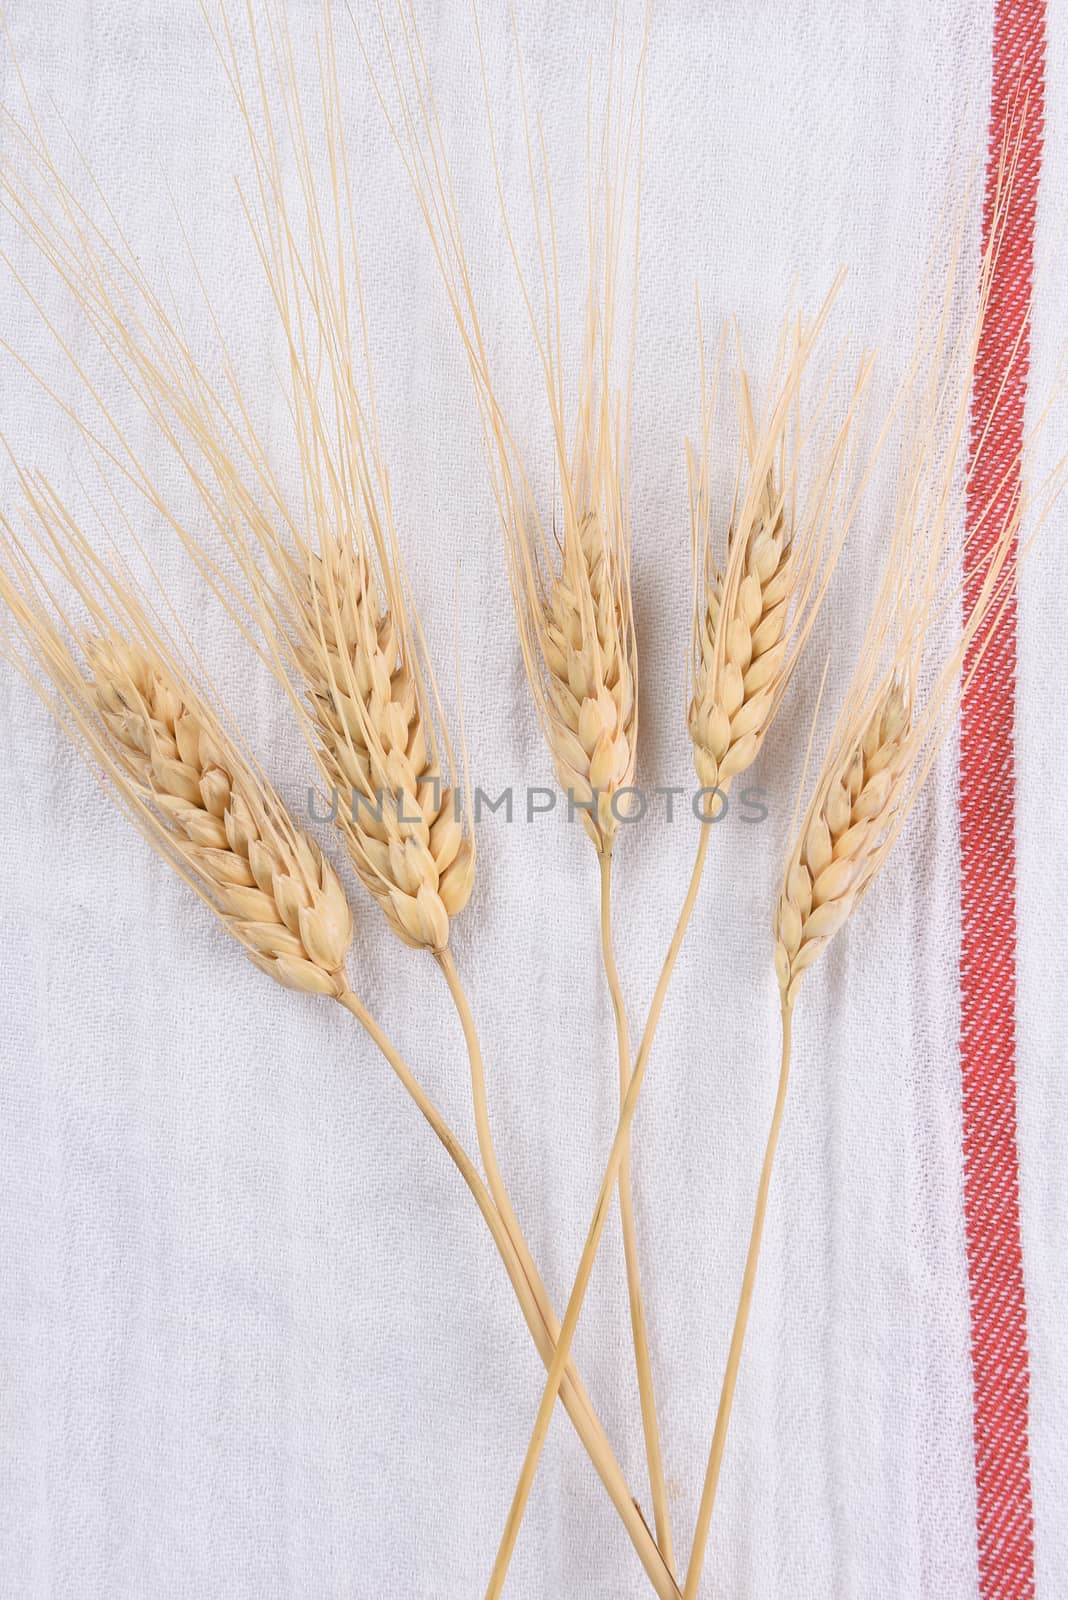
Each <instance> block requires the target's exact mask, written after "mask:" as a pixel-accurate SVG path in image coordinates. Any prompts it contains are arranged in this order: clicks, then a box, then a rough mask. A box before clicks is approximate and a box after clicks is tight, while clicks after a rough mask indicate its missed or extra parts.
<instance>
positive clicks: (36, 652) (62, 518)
mask: <svg viewBox="0 0 1068 1600" xmlns="http://www.w3.org/2000/svg"><path fill="white" fill-rule="evenodd" d="M16 476H17V479H18V481H19V484H20V486H21V488H22V490H23V492H24V495H25V497H26V519H25V520H26V522H27V525H28V528H29V529H30V532H31V534H32V538H33V543H30V542H28V541H27V540H26V539H25V538H23V537H22V536H20V535H19V533H18V532H17V531H16V530H15V528H14V527H13V526H12V524H11V523H10V522H9V520H8V519H7V518H6V517H5V516H4V515H3V514H0V600H2V601H3V602H4V605H5V610H6V613H7V615H8V617H9V618H10V620H11V622H12V623H13V625H14V627H13V629H9V630H8V631H7V635H6V642H7V645H8V649H7V654H8V655H9V656H10V658H11V659H12V661H13V663H14V665H16V667H18V668H19V670H21V671H22V673H23V675H24V676H25V677H26V678H27V680H28V681H29V682H30V684H31V685H32V687H34V688H35V689H36V691H37V692H38V694H39V695H40V697H41V698H42V699H43V700H44V702H45V704H46V705H47V706H48V707H49V709H50V710H51V711H52V712H53V714H54V716H55V717H56V719H57V721H58V722H59V724H60V726H61V727H62V728H63V729H64V731H65V732H66V733H67V734H68V736H69V737H70V738H71V741H72V742H73V744H74V745H75V747H76V748H77V749H78V750H79V751H80V753H81V754H82V755H83V756H84V757H85V758H86V759H87V760H88V761H89V762H90V764H91V765H92V766H94V767H95V768H96V769H97V770H98V771H99V772H100V773H102V774H103V776H104V777H105V778H106V779H107V780H108V783H109V785H110V789H111V792H112V793H113V795H114V797H115V798H116V800H117V801H118V802H119V804H120V805H121V806H122V808H123V810H124V811H125V812H126V815H127V816H128V817H129V819H130V820H131V821H132V822H133V823H134V824H135V826H136V827H137V828H138V829H139V831H140V832H141V833H142V834H143V835H144V836H145V837H146V839H148V841H149V843H150V844H152V845H153V846H154V848H155V849H156V850H157V851H159V853H160V854H161V855H163V856H164V857H165V859H166V860H167V861H168V862H169V863H170V865H171V866H172V867H174V868H175V870H176V871H178V872H179V874H180V875H181V876H182V877H183V878H184V879H185V880H186V882H187V883H189V884H190V886H191V887H192V888H193V889H194V890H195V891H196V892H197V893H198V894H199V895H200V897H201V899H202V900H203V901H204V902H205V903H206V904H207V905H208V906H209V907H210V908H211V910H212V911H213V912H215V914H216V915H217V916H218V917H219V918H220V920H221V921H222V923H223V924H224V926H225V927H226V929H227V931H228V932H229V933H231V934H232V935H233V936H234V937H235V938H236V939H237V940H238V941H239V942H240V944H241V945H242V946H243V947H244V949H245V950H246V951H247V953H248V955H249V956H250V958H251V959H252V961H253V962H254V963H255V964H256V966H258V967H259V968H260V969H261V971H263V972H265V973H267V974H268V975H269V976H270V977H272V978H274V979H275V980H276V982H278V983H282V984H284V985H285V986H286V987H288V988H291V989H300V990H303V991H304V992H305V993H309V994H322V995H331V996H334V997H335V998H336V997H339V996H340V995H341V994H343V993H344V992H346V990H347V987H348V985H347V982H346V979H345V973H344V964H345V958H346V955H347V953H348V949H349V945H350V943H351V941H352V917H351V913H350V911H349V906H348V903H347V901H346V898H345V894H344V891H343V890H342V888H341V884H340V883H339V881H338V879H337V877H336V875H335V873H334V871H333V869H332V868H331V866H330V865H329V863H328V862H327V861H326V860H325V859H324V857H323V855H322V852H321V851H320V849H319V847H318V845H317V844H316V843H315V841H314V840H313V839H311V838H310V837H309V835H308V834H307V833H305V832H303V831H302V830H301V829H299V828H297V827H296V826H295V824H294V823H293V821H292V819H291V818H290V816H289V814H288V812H287V811H286V808H285V806H284V805H283V804H282V801H281V800H280V799H279V797H278V795H277V794H276V793H275V792H274V790H273V789H272V788H271V787H270V785H269V784H268V783H267V781H266V779H265V778H264V777H263V776H262V774H260V773H259V772H258V771H257V770H256V769H255V767H254V766H253V764H252V763H251V761H250V760H249V759H248V758H247V757H246V756H244V755H243V754H242V753H241V751H240V750H239V749H238V747H237V745H236V743H235V741H234V740H233V738H232V737H231V735H230V734H229V733H228V732H227V731H226V730H225V728H224V726H223V724H222V722H221V720H220V718H219V717H218V716H216V715H215V714H214V712H213V711H212V710H211V708H210V706H209V704H208V702H207V701H206V699H205V698H204V696H203V694H202V693H201V692H200V691H199V689H197V688H196V687H195V686H194V685H193V684H192V683H191V682H190V680H189V679H188V677H187V676H186V674H185V673H184V672H183V671H182V669H181V668H180V666H179V665H178V659H177V654H176V650H175V647H173V646H172V645H170V644H169V643H168V642H167V641H166V640H165V638H164V637H163V635H162V633H161V632H160V631H159V629H158V628H157V627H156V626H155V624H154V622H153V619H152V617H151V615H150V612H149V609H148V605H147V602H146V601H144V599H143V597H142V596H141V594H140V592H139V591H138V590H137V589H135V587H134V586H133V580H132V578H130V576H129V573H128V569H126V567H125V564H124V563H123V561H122V558H121V556H120V555H119V553H118V552H117V551H116V552H115V555H114V561H113V563H112V564H111V566H110V568H109V565H108V564H107V563H106V562H103V561H101V559H100V556H99V554H98V552H96V551H94V550H93V549H92V547H91V546H90V545H89V543H88V541H87V540H86V538H85V536H84V534H83V533H82V531H81V529H80V527H79V525H78V523H77V522H76V521H75V519H74V517H73V516H72V514H71V513H70V512H69V510H68V509H67V507H66V506H65V505H64V504H63V503H62V502H61V501H60V499H59V498H58V496H57V495H56V494H55V492H54V491H53V490H52V489H51V488H50V486H49V485H48V483H47V482H46V480H44V479H43V478H40V477H35V476H31V475H30V474H28V473H26V472H25V471H23V470H22V469H20V468H18V467H16ZM76 608H77V609H79V610H80V612H81V614H82V616H83V617H84V618H85V621H84V622H77V621H74V620H72V618H73V615H74V612H75V609H76Z"/></svg>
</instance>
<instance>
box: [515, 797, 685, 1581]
mask: <svg viewBox="0 0 1068 1600" xmlns="http://www.w3.org/2000/svg"><path fill="white" fill-rule="evenodd" d="M709 826H710V824H709V823H708V822H707V821H706V822H705V823H703V824H702V827H701V832H700V835H699V837H698V842H697V855H696V859H695V860H694V865H693V872H692V874H691V876H690V886H689V888H688V889H687V891H686V898H685V900H684V901H683V904H682V910H681V911H680V913H679V920H678V922H677V923H676V926H675V932H674V934H673V935H672V938H671V944H670V945H669V947H668V953H667V957H666V958H665V961H664V965H663V968H662V970H661V973H660V978H659V980H658V982H657V985H656V991H655V993H654V995H653V1002H652V1005H651V1006H650V1008H649V1016H648V1020H647V1021H646V1024H645V1032H644V1033H643V1035H642V1042H641V1045H640V1047H639V1049H638V1057H637V1060H636V1061H635V1063H634V1073H633V1075H632V1077H631V1080H630V1083H629V1085H628V1086H627V1092H626V1094H625V1096H624V1098H623V1105H622V1108H621V1110H620V1114H619V1123H618V1125H617V1127H616V1136H615V1139H614V1140H613V1142H612V1150H611V1154H610V1155H609V1158H608V1165H607V1167H606V1168H605V1173H604V1177H603V1178H602V1179H601V1187H600V1190H599V1191H598V1194H597V1203H596V1205H595V1206H594V1210H593V1217H592V1219H591V1221H590V1227H589V1232H588V1233H587V1235H586V1244H585V1246H584V1248H583V1251H582V1259H581V1260H580V1262H579V1265H578V1272H577V1273H576V1274H575V1282H574V1284H573V1286H572V1289H571V1295H570V1298H569V1299H568V1302H567V1310H566V1311H565V1312H564V1321H563V1326H562V1327H561V1329H560V1337H559V1339H558V1340H557V1345H556V1355H555V1356H554V1357H553V1362H552V1366H551V1367H550V1368H549V1376H548V1378H547V1379H546V1383H545V1390H544V1393H543V1394H542V1397H541V1404H540V1406H539V1407H538V1415H537V1418H536V1420H535V1423H534V1431H533V1433H532V1434H531V1436H530V1443H529V1445H528V1446H527V1453H526V1457H525V1459H524V1461H523V1470H522V1472H521V1473H520V1476H519V1482H518V1483H517V1484H516V1489H515V1494H514V1495H513V1497H512V1505H511V1509H510V1510H509V1513H508V1521H507V1523H506V1524H505V1529H504V1533H503V1535H502V1537H501V1543H500V1548H499V1549H498V1551H497V1559H496V1561H495V1562H494V1565H493V1572H492V1573H491V1575H490V1581H489V1587H488V1588H487V1590H486V1600H499V1596H500V1593H501V1590H502V1589H503V1587H504V1580H505V1578H506V1576H507V1573H508V1564H509V1562H510V1561H511V1559H512V1552H513V1551H514V1549H515V1542H516V1539H517V1538H518V1536H519V1527H520V1524H521V1522H522V1520H523V1512H524V1510H525V1509H526V1503H527V1499H528V1497H529V1495H530V1490H531V1486H532V1484H533V1482H534V1474H535V1473H536V1471H537V1469H538V1459H539V1457H540V1455H541V1451H542V1446H543V1445H544V1443H545V1437H546V1434H547V1433H548V1431H549V1422H550V1419H551V1417H552V1412H553V1406H554V1405H555V1403H556V1396H557V1394H558V1393H559V1392H560V1384H561V1381H562V1379H563V1375H564V1368H565V1363H566V1362H567V1358H568V1355H569V1353H570V1350H571V1341H572V1339H573V1338H574V1335H575V1328H576V1326H577V1324H578V1319H579V1315H580V1314H581V1311H582V1302H583V1300H584V1299H585V1296H586V1290H587V1288H588V1287H589V1282H590V1274H591V1273H592V1271H593V1263H594V1259H595V1257H596V1255H597V1248H598V1245H599V1244H600V1242H601V1234H602V1233H603V1231H604V1224H605V1219H606V1217H607V1215H608V1203H609V1199H610V1197H611V1194H612V1190H613V1189H614V1188H615V1185H616V1181H617V1179H618V1177H619V1168H620V1164H621V1163H622V1160H623V1157H624V1155H625V1154H626V1150H627V1137H628V1134H629V1132H630V1125H631V1123H632V1121H633V1120H634V1113H635V1110H636V1109H637V1105H638V1095H639V1094H640V1092H641V1086H642V1080H643V1078H644V1077H645V1069H646V1067H647V1066H648V1063H649V1056H650V1053H651V1051H652V1047H653V1039H654V1038H655V1035H656V1027H657V1023H658V1022H659V1020H660V1012H661V1009H662V1007H663V1004H664V998H665V996H666V994H667V990H668V984H669V982H670V980H671V974H672V970H673V969H674V966H675V961H676V958H677V957H678V953H679V950H680V949H681V947H682V941H683V938H684V937H685V934H686V928H687V926H688V924H689V921H690V917H691V915H692V913H693V908H694V904H695V902H696V900H697V891H698V889H699V888H700V885H701V874H702V872H703V871H704V864H705V856H706V855H707V853H708V833H709Z"/></svg>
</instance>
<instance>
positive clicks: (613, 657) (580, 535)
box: [361, 0, 674, 1593]
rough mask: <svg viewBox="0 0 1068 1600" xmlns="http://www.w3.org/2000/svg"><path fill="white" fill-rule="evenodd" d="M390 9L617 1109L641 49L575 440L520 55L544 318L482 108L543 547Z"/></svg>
mask: <svg viewBox="0 0 1068 1600" xmlns="http://www.w3.org/2000/svg"><path fill="white" fill-rule="evenodd" d="M379 15H380V21H381V22H382V32H383V38H384V42H385V47H386V50H387V54H388V58H389V63H390V69H391V73H392V78H393V84H394V87H395V89H396V91H397V96H398V101H399V112H398V114H397V116H396V117H394V115H393V114H392V113H391V112H390V109H389V107H388V106H387V104H386V100H385V96H384V95H383V93H382V91H381V88H380V87H379V84H378V81H377V78H376V77H375V73H374V68H373V65H372V63H371V60H370V57H369V54H368V52H367V50H366V49H364V57H365V60H366V62H367V65H368V69H369V71H370V74H371V78H372V81H373V83H374V86H375V90H376V93H377V94H378V97H379V101H380V103H381V104H382V107H383V110H384V112H385V114H386V117H387V120H388V121H389V125H390V127H391V129H392V131H393V134H394V138H395V140H396V143H397V147H398V150H399V152H400V154H401V158H402V160H403V161H404V165H405V168H406V170H407V173H408V177H409V180H410V181H411V184H412V187H413V190H414V192H415V196H416V199H417V202H418V204H419V207H420V210H421V212H422V214H423V218H424V221H425V222H426V225H427V229H428V232H429V236H430V239H431V243H432V246H433V248H434V252H435V255H436V258H437V262H438V265H439V268H440V271H441V276H442V281H443V284H444V286H445V290H446V293H447V296H448V299H449V303H450V306H451V309H452V311H453V315H454V318H455V321H456V325H457V328H458V330H459V332H460V336H461V339H462V341H463V344H464V348H465V351H466V354H467V358H468V363H469V367H470V370H471V375H472V378H473V382H474V390H475V397H476V402H477V404H478V407H479V412H480V416H481V420H482V426H483V433H484V439H485V444H486V457H487V464H488V468H489V475H490V482H491V487H492V491H493V494H494V498H495V502H496V506H497V512H498V517H499V521H500V525H501V529H502V533H503V535H504V543H505V549H506V552H507V557H508V568H509V577H510V582H511V590H512V599H513V609H514V612H515V616H516V622H517V629H518V635H519V642H520V650H521V654H522V659H523V663H524V667H525V670H526V675H527V680H528V683H529V685H530V690H531V695H532V698H533V702H534V707H535V711H536V714H537V717H538V721H539V724H540V726H541V729H542V733H543V735H544V738H545V741H546V744H547V745H548V748H549V753H550V756H551V759H552V762H553V767H554V770H555V772H556V776H557V779H558V781H559V783H560V785H561V788H562V789H563V790H564V791H565V793H566V794H567V796H568V801H569V813H574V812H575V811H577V812H578V814H579V815H580V816H581V820H582V823H583V826H584V827H585V829H586V832H587V833H588V835H589V837H590V839H591V840H592V842H593V844H594V846H595V848H596V850H597V853H598V858H599V862H600V871H601V896H600V915H601V950H602V957H603V964H604V970H605V975H606V980H607V982H608V987H609V991H610V995H611V999H612V1005H613V1010H614V1014H615V1018H616V1029H617V1054H618V1058H619V1077H620V1097H621V1103H622V1100H623V1098H624V1096H625V1094H626V1090H627V1086H628V1084H629V1081H630V1049H629V1036H628V1031H627V1023H626V1011H625V1006H624V1003H623V997H622V994H621V992H620V988H619V981H618V975H617V973H616V968H615V958H614V954H613V950H612V935H611V916H610V872H611V860H612V851H613V845H614V842H615V838H616V834H617V831H618V828H619V825H620V823H621V821H622V820H623V819H624V817H625V816H626V807H627V802H628V795H627V790H629V789H630V788H631V786H632V784H633V779H634V775H635V761H636V754H637V734H638V662H637V650H636V640H635V631H634V618H633V610H632V602H631V587H630V527H629V489H628V456H629V414H630V398H629V382H630V380H629V371H628V380H627V396H626V400H625V401H621V400H620V399H619V398H618V397H617V396H616V395H615V394H614V391H613V387H612V383H613V378H612V344H613V338H614V330H615V322H616V298H617V292H618V291H617V285H618V277H619V262H620V250H621V241H622V220H623V210H624V200H625V198H626V195H627V191H628V187H629V175H630V173H631V170H632V169H631V163H632V160H633V151H632V145H633V144H634V143H636V144H637V146H638V155H637V160H636V162H635V163H634V168H633V171H634V174H635V178H634V185H635V238H634V250H635V266H636V263H637V250H638V237H639V219H640V142H641V118H642V92H641V91H642V85H643V82H644V64H645V52H644V41H643V49H642V56H641V62H640V65H639V68H638V72H637V75H636V79H635V85H634V94H633V100H632V105H631V113H630V118H629V120H628V119H627V118H626V117H625V116H624V115H623V101H622V73H620V78H619V85H620V87H619V89H618V98H617V100H616V101H615V103H614V102H613V90H612V88H611V86H610V88H609V93H608V109H607V114H606V119H605V128H604V134H603V139H602V157H601V163H600V167H599V170H598V173H597V177H596V181H595V179H594V174H593V170H592V167H590V166H589V164H588V171H587V182H588V193H589V213H590V215H589V222H590V230H589V231H590V238H589V248H590V262H589V282H588V293H587V304H586V317H585V327H584V342H583V354H582V361H581V370H580V374H579V382H578V400H577V406H576V415H575V421H574V427H573V431H571V432H570V439H571V443H570V444H569V427H568V419H567V416H566V414H565V401H564V373H563V366H562V357H561V343H560V312H559V307H560V297H559V290H558V282H557V278H556V260H557V248H558V246H557V237H556V227H555V220H554V216H553V207H552V189H551V183H550V180H549V172H548V161H547V157H546V152H545V142H544V138H543V134H542V129H541V124H540V121H539V122H538V123H537V141H538V146H539V148H540V152H541V161H540V171H541V179H542V183H543V187H544V196H545V198H544V215H543V212H542V209H541V206H540V205H539V197H538V193H537V182H536V167H537V163H536V162H535V159H534V155H533V140H532V135H531V125H530V119H529V116H528V112H527V101H526V88H525V83H524V82H523V76H522V60H521V56H520V58H519V62H520V94H521V100H522V113H523V124H524V132H525V138H526V149H527V159H528V172H529V176H530V188H531V199H532V204H533V209H534V220H535V231H536V234H537V238H538V247H539V260H540V266H541V275H542V282H541V303H542V305H543V307H544V319H543V320H540V319H539V316H538V315H537V314H536V313H535V310H534V300H533V297H532V295H531V292H530V290H529V288H528V285H527V282H526V278H525V276H524V273H523V270H522V267H521V265H520V260H519V254H518V251H517V249H516V245H515V240H514V237H513V233H512V228H511V223H510V220H509V217H508V212H507V208H506V206H505V204H504V194H503V186H502V183H501V173H500V166H499V162H498V157H497V146H496V138H495V133H494V128H493V120H492V113H491V112H490V108H489V103H488V100H487V113H488V116H489V134H490V144H491V150H492V158H493V168H494V174H495V177H496V181H497V189H498V196H499V198H500V200H501V213H502V218H503V222H504V227H505V232H506V235H507V239H508V245H509V249H510V252H511V255H512V259H513V262H514V264H515V268H516V273H517V277H518V282H519V287H520V292H521V295H522V298H523V301H524V304H525V306H526V309H527V312H528V316H529V321H530V327H531V331H532V334H533V338H534V341H535V346H536V349H537V354H538V359H539V362H540V365H541V370H542V375H543V378H544V384H545V393H546V398H547V401H548V407H549V418H550V422H551V426H552V436H553V445H554V454H555V462H556V472H557V478H558V480H559V488H560V506H559V518H560V523H559V529H558V527H557V522H556V517H555V513H554V518H553V526H552V537H549V536H548V534H547V531H546V520H545V519H543V517H542V516H541V515H540V514H539V510H538V506H537V501H536V497H535V495H534V494H533V492H532V490H531V486H530V482H529V479H528V476H527V473H526V469H525V466H524V461H523V452H522V451H521V450H520V449H519V448H518V446H517V444H516V441H515V439H514V437H513V436H512V434H511V432H510V430H509V427H508V424H507V422H506V420H505V417H504V414H503V411H502V408H501V406H500V403H499V401H498V398H497V394H496V391H495V387H494V380H493V375H492V368H491V364H490V361H489V357H488V355H487V352H486V348H485V344H484V341H483V336H482V330H481V327H480V324H479V317H478V310H477V306H476V302H475V297H474V294H473V290H472V286H471V277H470V272H469V270H468V265H467V259H466V255H465V250H464V244H463V231H462V227H461V223H460V218H459V215H458V212H457V209H456V205H455V198H454V193H453V188H452V181H451V177H450V174H449V168H448V159H447V155H446V151H445V147H444V141H443V139H442V136H441V129H440V125H439V122H438V116H437V109H436V105H435V102H434V95H433V89H432V86H431V84H430V80H429V74H428V72H427V64H426V60H425V57H424V55H423V51H422V43H421V40H420V36H419V30H418V26H417V24H416V21H415V17H414V12H413V10H412V8H411V6H410V5H405V4H404V3H403V0H402V3H400V4H398V6H397V8H396V15H397V18H398V21H399V26H400V30H401V37H402V49H401V52H400V59H398V54H397V53H395V52H394V49H393V45H392V42H391V39H390V35H389V30H388V28H387V27H386V23H385V17H384V14H383V12H382V10H381V8H380V11H379ZM475 27H476V33H477V34H478V45H479V54H480V59H481V58H482V40H481V33H480V31H479V27H478V18H477V13H476V16H475ZM361 43H362V41H361ZM615 53H616V40H615V37H613V47H612V54H613V57H614V56H615ZM517 54H518V40H517ZM401 60H403V62H404V63H406V67H407V70H408V77H409V78H410V82H411V85H412V90H411V92H409V90H408V89H407V87H406V83H405V77H404V74H403V73H402V70H401ZM483 68H484V59H483ZM413 100H414V103H413ZM588 162H589V158H588ZM595 213H596V214H597V215H598V216H599V217H600V223H601V237H600V248H601V252H602V256H601V259H602V266H603V276H602V277H601V278H600V279H599V278H598V269H597V266H596V264H595V252H596V237H595V236H596V231H597V230H596V224H595V220H594V218H595ZM550 258H551V266H550ZM635 288H636V283H635ZM633 326H634V325H633V320H632V329H631V353H630V362H632V360H633ZM628 365H629V363H628ZM619 1195H620V1212H621V1219H622V1229H623V1245H624V1258H625V1262H626V1274H627V1288H628V1297H629V1301H630V1311H631V1326H632V1331H633V1336H634V1351H635V1364H636V1369H637V1375H638V1391H639V1397H640V1401H641V1411H642V1426H643V1433H644V1437H645V1447H646V1460H647V1464H648V1469H649V1480H650V1490H651V1495H652V1501H653V1512H654V1521H655V1526H656V1537H657V1544H658V1546H659V1551H660V1553H661V1555H662V1558H663V1565H664V1566H665V1567H666V1576H667V1577H668V1579H672V1581H673V1570H674V1553H673V1548H672V1537H671V1525H670V1516H669V1511H668V1503H667V1487H666V1482H665V1477H664V1470H663V1461H662V1456H661V1448H660V1439H659V1428H658V1422H657V1414H656V1401H655V1396H654V1393H653V1379H652V1363H651V1359H650V1355H649V1349H648V1337H647V1331H646V1319H645V1311H644V1306H643V1303H642V1295H641V1280H640V1270H639V1264H638V1255H637V1235H636V1228H635V1223H634V1214H633V1200H632V1196H631V1182H630V1167H629V1152H628V1153H627V1155H626V1156H625V1157H624V1161H623V1165H622V1170H621V1174H620V1183H619ZM505 1564H506V1563H505ZM647 1565H648V1564H647ZM663 1578H664V1574H660V1575H659V1581H661V1582H662V1581H663ZM503 1581H504V1568H503V1567H502V1565H501V1562H500V1561H498V1563H497V1565H496V1566H495V1569H494V1574H493V1576H492V1578H491V1582H490V1593H493V1592H496V1590H499V1587H500V1585H501V1584H503Z"/></svg>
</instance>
